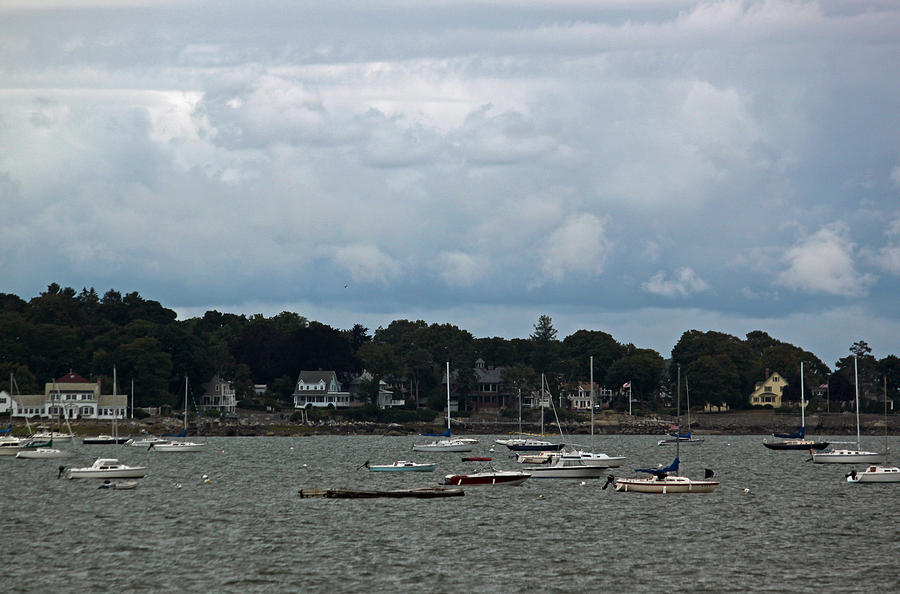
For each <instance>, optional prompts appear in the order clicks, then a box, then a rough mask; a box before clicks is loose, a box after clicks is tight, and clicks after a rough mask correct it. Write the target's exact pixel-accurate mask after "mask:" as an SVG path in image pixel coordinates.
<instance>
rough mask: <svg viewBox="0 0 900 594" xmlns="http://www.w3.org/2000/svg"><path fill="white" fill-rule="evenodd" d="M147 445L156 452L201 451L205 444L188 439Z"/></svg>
mask: <svg viewBox="0 0 900 594" xmlns="http://www.w3.org/2000/svg"><path fill="white" fill-rule="evenodd" d="M148 447H149V448H151V449H153V450H156V451H157V452H202V451H204V450H205V449H206V444H205V443H194V442H190V441H178V442H174V441H173V442H168V443H154V444H151V445H150V446H148Z"/></svg>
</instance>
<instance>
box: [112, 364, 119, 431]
mask: <svg viewBox="0 0 900 594" xmlns="http://www.w3.org/2000/svg"><path fill="white" fill-rule="evenodd" d="M117 396H118V395H117V394H116V366H115V365H113V406H114V407H115V408H113V440H114V441H115V442H116V445H118V444H119V423H118V418H119V404H118V402H117V401H116V397H117Z"/></svg>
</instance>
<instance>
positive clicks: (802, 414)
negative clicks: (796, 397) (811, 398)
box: [800, 361, 806, 437]
mask: <svg viewBox="0 0 900 594" xmlns="http://www.w3.org/2000/svg"><path fill="white" fill-rule="evenodd" d="M803 403H804V400H803V361H800V428H801V429H803V437H806V407H805V406H803Z"/></svg>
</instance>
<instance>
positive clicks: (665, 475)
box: [615, 458, 719, 494]
mask: <svg viewBox="0 0 900 594" xmlns="http://www.w3.org/2000/svg"><path fill="white" fill-rule="evenodd" d="M678 463H679V461H678V458H675V460H674V461H673V462H672V464H670V465H669V466H666V467H665V468H636V469H635V470H636V471H637V472H646V473H647V474H649V475H651V476H650V477H646V478H618V479H615V488H616V491H622V492H625V493H629V492H631V493H662V494H668V493H712V492H713V491H715V490H716V487H718V486H719V481H716V480H712V476H711V474H712V473H710V472H707V477H706V478H704V479H691V478H688V477H686V476H678V475H676V474H672V473H675V472H677V471H678Z"/></svg>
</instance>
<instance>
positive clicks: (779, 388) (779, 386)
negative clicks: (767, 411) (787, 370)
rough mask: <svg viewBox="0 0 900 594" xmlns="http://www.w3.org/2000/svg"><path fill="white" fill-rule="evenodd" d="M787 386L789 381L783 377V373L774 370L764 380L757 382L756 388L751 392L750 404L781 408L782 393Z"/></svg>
mask: <svg viewBox="0 0 900 594" xmlns="http://www.w3.org/2000/svg"><path fill="white" fill-rule="evenodd" d="M787 387H788V383H787V382H786V381H785V380H784V378H783V377H781V374H780V373H778V372H777V371H776V372H773V373H772V374H770V375H769V376H768V377H766V379H765V380H764V381H761V382H756V388H755V389H754V390H753V393H752V394H750V404H751V405H752V406H767V405H768V406H771V407H772V408H781V395H782V393H783V392H784V389H785V388H787Z"/></svg>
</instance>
